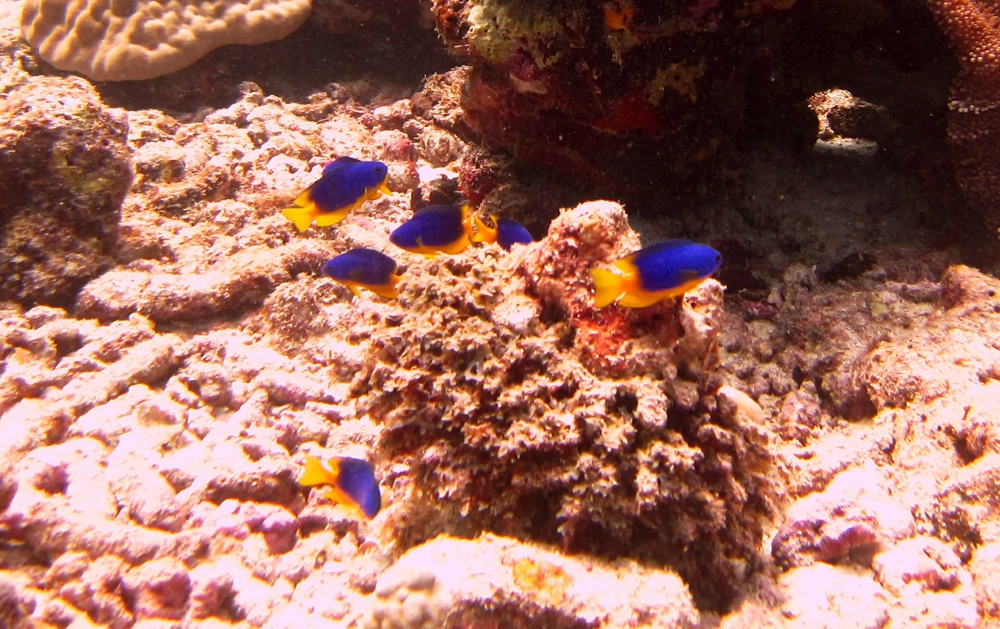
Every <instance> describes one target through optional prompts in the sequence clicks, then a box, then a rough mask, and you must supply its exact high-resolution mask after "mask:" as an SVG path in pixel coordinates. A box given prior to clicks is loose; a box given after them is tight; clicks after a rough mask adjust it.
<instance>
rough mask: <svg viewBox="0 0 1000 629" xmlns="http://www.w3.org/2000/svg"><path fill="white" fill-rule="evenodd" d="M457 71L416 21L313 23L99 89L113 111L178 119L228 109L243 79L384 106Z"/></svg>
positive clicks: (303, 96) (277, 89) (297, 97)
mask: <svg viewBox="0 0 1000 629" xmlns="http://www.w3.org/2000/svg"><path fill="white" fill-rule="evenodd" d="M455 65H458V62H456V60H455V59H454V58H453V57H451V56H450V55H449V54H448V52H447V50H446V48H445V47H444V44H442V43H441V41H440V39H439V38H438V36H437V33H436V32H435V31H434V30H433V29H430V28H424V27H421V26H418V25H417V24H416V23H415V20H413V19H412V18H407V19H403V18H401V19H400V20H399V21H398V23H396V26H395V27H394V28H392V29H391V30H380V29H377V28H374V27H368V28H365V27H360V28H358V30H357V31H356V32H351V33H347V34H332V33H330V32H329V31H327V30H325V29H324V28H323V27H322V26H320V25H318V24H316V23H315V21H314V20H311V19H310V20H308V21H306V23H305V24H303V25H302V26H301V27H300V28H299V29H298V30H297V31H295V32H294V33H292V34H291V35H289V36H288V37H286V38H285V39H282V40H279V41H275V42H270V43H266V44H259V45H257V46H223V47H221V48H218V49H216V50H214V51H212V52H211V53H209V54H208V55H206V56H205V57H204V58H202V59H200V60H199V61H197V62H196V63H195V64H193V65H191V66H190V67H188V68H185V69H183V70H180V71H179V72H175V73H173V74H169V75H167V76H163V77H158V78H155V79H150V80H147V81H124V82H106V83H98V84H96V85H97V88H98V91H99V92H100V93H101V97H102V98H103V99H104V101H105V102H106V103H107V104H109V105H111V106H114V107H124V108H126V109H147V108H156V109H161V110H164V111H167V112H172V113H175V114H183V113H193V112H195V111H197V110H198V109H202V108H205V107H212V108H221V107H227V106H228V105H230V104H231V103H233V102H234V101H236V100H237V99H238V97H239V86H240V84H241V83H243V82H246V81H250V82H253V83H256V84H257V85H259V86H260V87H261V89H262V90H263V91H264V93H265V94H274V95H276V96H279V97H281V98H283V99H284V100H287V101H296V102H306V101H308V98H309V96H310V95H311V94H315V93H322V92H329V91H336V90H337V86H344V85H346V86H348V89H347V90H346V92H347V94H348V95H349V96H350V97H351V98H354V100H355V101H357V102H359V104H362V105H373V104H374V105H383V104H388V103H391V102H394V101H395V100H397V99H400V98H408V97H409V96H410V95H411V94H413V93H414V92H416V91H417V90H419V89H420V84H421V82H422V80H423V78H424V77H425V76H427V75H428V74H433V73H435V72H444V71H446V70H448V69H450V68H452V67H454V66H455ZM332 95H333V94H332Z"/></svg>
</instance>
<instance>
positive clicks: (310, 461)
mask: <svg viewBox="0 0 1000 629" xmlns="http://www.w3.org/2000/svg"><path fill="white" fill-rule="evenodd" d="M334 480H336V479H334V478H332V476H331V474H330V472H329V471H327V469H326V467H324V466H323V462H322V461H320V460H319V459H317V458H316V457H314V456H309V455H306V469H305V470H303V472H302V478H300V479H299V484H300V485H302V486H303V487H312V486H313V485H324V484H327V483H332V482H333V481H334Z"/></svg>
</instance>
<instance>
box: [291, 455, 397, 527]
mask: <svg viewBox="0 0 1000 629" xmlns="http://www.w3.org/2000/svg"><path fill="white" fill-rule="evenodd" d="M299 484H300V485H302V486H303V487H312V486H314V485H329V488H328V489H327V490H326V491H323V492H321V493H320V495H321V496H323V497H324V498H327V499H328V500H332V501H334V502H336V503H339V504H342V505H344V506H345V507H347V508H349V509H352V510H355V511H357V512H359V513H361V514H362V515H364V516H365V517H366V518H368V519H369V520H370V519H371V518H374V517H375V516H376V515H377V514H378V512H379V509H381V508H382V494H381V492H379V489H378V481H377V480H376V479H375V470H374V468H372V465H371V463H369V462H367V461H363V460H361V459H352V458H349V457H333V458H331V459H327V461H326V462H325V463H324V462H323V461H321V460H319V459H318V458H316V457H314V456H311V455H306V462H305V470H304V471H303V472H302V478H300V479H299Z"/></svg>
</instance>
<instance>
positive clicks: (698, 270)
mask: <svg viewBox="0 0 1000 629" xmlns="http://www.w3.org/2000/svg"><path fill="white" fill-rule="evenodd" d="M721 264H722V254H720V253H719V252H718V251H716V250H715V249H713V248H711V247H709V246H708V245H700V244H698V243H694V242H691V241H688V240H668V241H667V242H661V243H659V244H655V245H651V246H649V247H646V248H645V249H640V250H639V251H636V252H635V253H632V254H630V255H628V256H625V257H624V258H622V259H620V260H618V261H617V262H615V263H614V268H613V270H610V271H609V270H607V269H591V270H590V274H591V276H592V277H593V278H594V286H595V287H596V289H597V292H596V294H595V295H594V305H595V306H596V307H598V308H604V307H605V306H607V305H609V304H612V303H616V302H617V303H618V305H619V306H624V307H626V308H645V307H646V306H651V305H653V304H655V303H656V302H658V301H661V300H663V299H667V298H668V297H678V296H680V295H683V294H684V293H686V292H687V291H689V290H691V289H692V288H694V287H696V286H698V285H699V284H701V283H702V282H703V281H705V280H706V279H708V278H709V277H711V276H712V274H714V273H715V272H716V271H718V270H719V266H720V265H721Z"/></svg>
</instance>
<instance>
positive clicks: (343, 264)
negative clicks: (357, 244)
mask: <svg viewBox="0 0 1000 629" xmlns="http://www.w3.org/2000/svg"><path fill="white" fill-rule="evenodd" d="M398 268H399V267H398V266H397V265H396V261H395V260H393V259H392V258H390V257H389V256H387V255H385V254H384V253H381V252H379V251H375V250H374V249H363V248H362V249H351V250H350V251H348V252H346V253H342V254H340V255H339V256H337V257H336V258H333V259H332V260H330V261H328V262H326V263H325V264H324V265H323V266H322V267H321V268H320V271H319V272H320V273H321V274H322V275H325V276H326V277H329V278H331V279H333V280H335V281H337V282H340V283H341V284H343V285H344V286H346V287H347V288H349V289H350V291H351V292H352V293H354V295H355V296H360V295H361V293H360V291H359V289H361V288H365V289H368V290H370V291H371V292H373V293H375V294H376V295H378V296H380V297H385V298H387V299H395V298H396V283H397V282H399V280H400V277H399V274H398V273H397V269H398Z"/></svg>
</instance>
